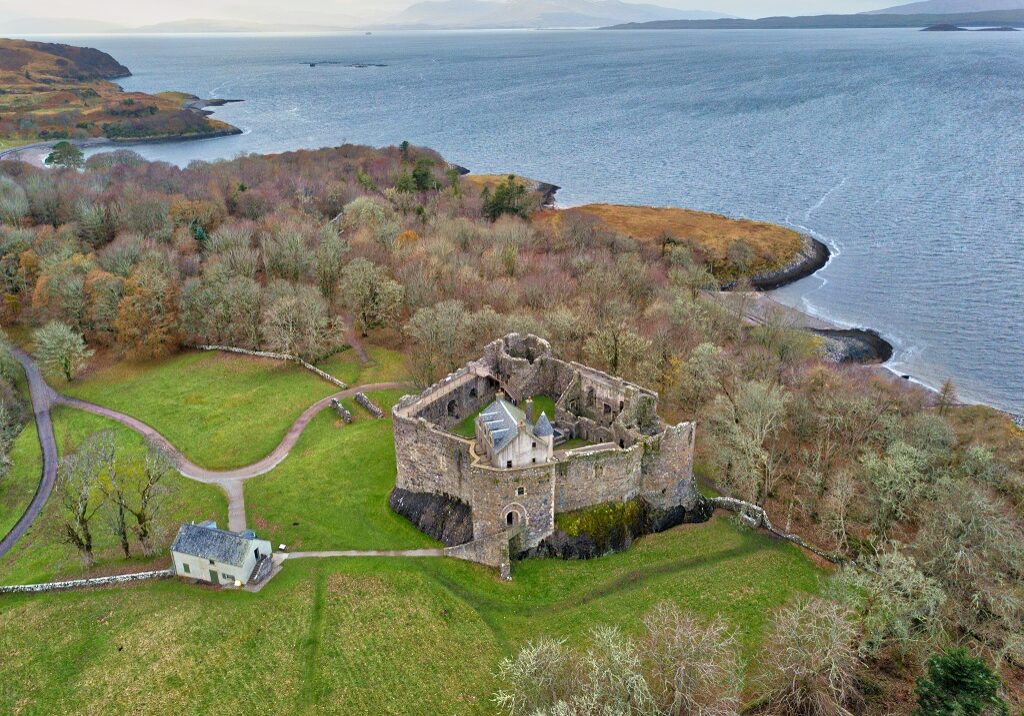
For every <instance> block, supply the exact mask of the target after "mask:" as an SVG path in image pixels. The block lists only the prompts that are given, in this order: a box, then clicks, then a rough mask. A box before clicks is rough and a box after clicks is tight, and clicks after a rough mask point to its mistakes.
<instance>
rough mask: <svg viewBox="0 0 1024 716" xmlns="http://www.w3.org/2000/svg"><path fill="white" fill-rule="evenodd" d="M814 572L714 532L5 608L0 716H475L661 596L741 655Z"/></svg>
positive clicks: (348, 567) (359, 565)
mask: <svg viewBox="0 0 1024 716" xmlns="http://www.w3.org/2000/svg"><path fill="white" fill-rule="evenodd" d="M818 575H819V573H818V572H817V571H816V570H815V569H814V568H813V567H812V566H811V563H810V562H809V561H808V560H807V559H806V558H805V557H804V556H803V555H801V554H800V553H799V552H798V551H797V550H796V549H795V548H794V547H792V546H791V545H784V544H780V543H778V542H773V541H770V540H768V539H766V538H764V537H761V536H758V535H755V534H753V533H750V532H747V531H745V530H741V529H739V528H737V527H735V526H734V525H733V524H732V523H731V522H730V521H727V520H724V519H719V520H715V521H713V522H711V523H710V524H706V525H688V526H683V527H679V528H676V529H674V530H670V531H669V532H666V533H663V534H660V535H653V536H650V537H647V538H644V539H642V540H640V541H639V542H637V543H636V544H634V546H633V548H632V549H631V550H630V551H628V552H626V553H622V554H618V555H613V556H610V557H605V558H602V559H599V560H592V561H588V562H563V561H559V560H535V561H530V562H525V563H520V564H517V565H516V567H515V579H514V581H513V582H511V583H504V582H501V581H500V580H498V579H497V578H496V577H495V576H494V574H493V572H492V571H490V570H487V569H484V568H482V567H479V566H477V565H473V564H468V563H463V562H455V561H452V560H441V559H418V560H417V559H384V558H379V559H347V560H346V559H332V560H295V561H293V562H287V563H286V564H285V567H284V570H283V571H282V572H281V573H280V574H279V575H278V576H277V577H275V578H274V580H273V581H272V582H271V583H270V584H269V585H268V586H267V587H265V588H264V590H263V591H262V592H260V593H259V594H249V593H245V592H230V591H225V592H220V591H214V590H211V589H206V588H200V587H194V586H191V585H188V584H185V583H183V582H177V581H166V582H155V583H149V584H141V585H135V586H131V587H126V588H116V589H104V590H97V591H91V592H77V593H66V594H48V595H33V596H10V597H8V596H5V597H3V598H0V649H2V650H3V653H4V657H5V658H4V659H3V660H0V684H4V686H3V687H0V711H4V712H12V713H52V712H64V713H71V712H73V713H97V714H107V713H110V714H115V713H117V714H120V713H143V712H144V713H151V714H179V713H192V712H194V711H195V709H196V706H195V705H196V704H214V703H224V704H229V705H230V707H231V709H232V710H234V711H237V712H239V713H278V714H309V713H316V714H487V713H493V710H492V708H491V705H490V703H489V702H488V698H489V695H490V694H491V693H492V692H493V690H494V688H495V685H496V684H495V682H494V676H493V674H494V671H495V668H496V666H497V663H498V661H499V660H500V659H501V658H502V656H504V655H506V654H510V653H512V652H513V651H514V650H516V649H517V648H518V647H519V646H520V645H522V644H523V643H524V642H525V641H527V640H530V639H535V638H537V637H538V636H540V635H544V634H548V635H556V636H563V637H566V638H568V639H569V640H570V642H572V643H577V644H579V643H583V640H584V639H585V638H586V635H587V633H588V632H589V629H590V628H591V627H592V626H593V625H595V624H599V623H614V624H621V625H622V626H624V627H625V628H626V629H628V630H636V629H639V628H640V619H641V617H642V616H643V614H644V613H645V611H646V610H648V609H649V608H650V607H651V606H652V605H654V604H655V603H657V602H658V601H660V600H664V599H671V600H674V601H676V602H678V603H679V604H680V605H681V606H682V607H683V608H684V609H688V610H692V611H695V612H697V613H699V614H702V615H707V616H710V615H712V614H715V613H718V612H721V613H722V614H723V615H724V616H725V617H726V618H727V619H729V620H730V621H731V622H732V623H733V624H734V625H735V626H736V627H737V628H738V629H740V634H741V639H742V642H743V644H744V645H745V646H746V647H747V650H748V653H749V652H750V651H751V650H752V648H753V646H754V645H755V644H756V643H757V641H758V639H759V638H760V636H761V634H762V631H763V627H764V625H765V622H766V619H767V617H768V616H769V614H770V611H771V610H772V609H773V608H774V607H776V606H777V605H779V604H781V603H782V602H784V601H785V600H787V599H788V598H789V597H791V596H792V595H793V594H794V593H795V592H809V591H813V590H814V589H815V588H816V584H817V578H818ZM42 633H45V634H46V638H40V634H42ZM201 710H202V709H201Z"/></svg>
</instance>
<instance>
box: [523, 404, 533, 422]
mask: <svg viewBox="0 0 1024 716" xmlns="http://www.w3.org/2000/svg"><path fill="white" fill-rule="evenodd" d="M523 412H525V413H526V422H528V423H529V424H530V425H533V398H527V399H526V410H524V411H523Z"/></svg>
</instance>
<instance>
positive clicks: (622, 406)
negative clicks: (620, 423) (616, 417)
mask: <svg viewBox="0 0 1024 716" xmlns="http://www.w3.org/2000/svg"><path fill="white" fill-rule="evenodd" d="M625 407H626V401H625V400H620V401H619V410H622V409H623V408H625Z"/></svg>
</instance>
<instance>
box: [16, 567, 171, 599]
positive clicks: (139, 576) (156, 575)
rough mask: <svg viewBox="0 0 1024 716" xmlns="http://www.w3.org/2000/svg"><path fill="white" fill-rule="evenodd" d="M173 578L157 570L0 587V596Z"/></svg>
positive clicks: (169, 573) (165, 571)
mask: <svg viewBox="0 0 1024 716" xmlns="http://www.w3.org/2000/svg"><path fill="white" fill-rule="evenodd" d="M173 576H174V570H172V569H158V570H155V571H153V572H133V573H131V574H115V575H113V576H110V577H91V578H89V579H69V580H67V581H64V582H46V583H44V584H15V585H10V586H0V594H13V593H17V592H56V591H60V590H64V589H84V588H86V587H105V586H109V585H112V584H127V583H128V582H140V581H142V580H144V579H167V578H169V577H173Z"/></svg>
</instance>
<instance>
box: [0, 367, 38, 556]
mask: <svg viewBox="0 0 1024 716" xmlns="http://www.w3.org/2000/svg"><path fill="white" fill-rule="evenodd" d="M14 387H15V388H17V390H18V394H19V395H20V396H21V399H22V400H23V401H24V403H25V410H26V413H27V415H28V422H27V423H26V424H25V427H24V428H23V429H22V431H21V433H20V434H19V435H18V437H17V438H15V439H14V444H13V445H12V446H11V453H10V458H11V469H10V472H8V473H7V475H5V476H4V477H0V537H3V536H4V535H6V534H7V533H8V532H9V531H10V529H11V528H12V527H14V525H15V524H17V522H18V520H19V519H20V518H21V516H22V514H24V512H25V509H26V508H27V507H28V505H29V503H30V502H31V501H32V497H33V496H34V495H35V494H36V488H37V487H38V486H39V480H40V479H41V478H42V473H43V452H42V449H41V448H40V447H39V435H38V433H37V432H36V422H35V420H34V419H33V417H32V397H31V396H30V395H29V390H28V380H26V379H25V374H24V373H23V372H22V371H20V370H19V371H18V374H17V377H16V380H15V386H14Z"/></svg>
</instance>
